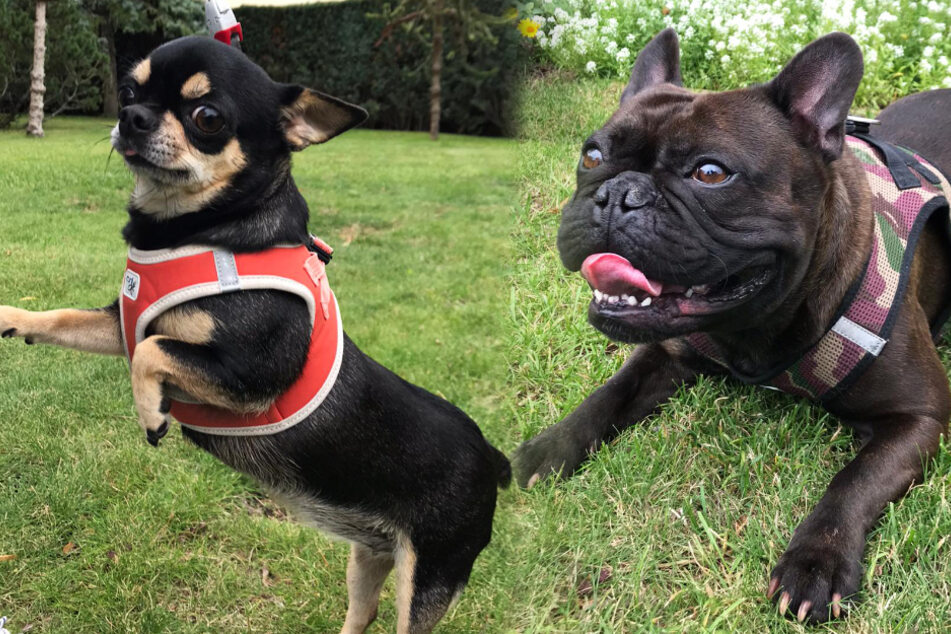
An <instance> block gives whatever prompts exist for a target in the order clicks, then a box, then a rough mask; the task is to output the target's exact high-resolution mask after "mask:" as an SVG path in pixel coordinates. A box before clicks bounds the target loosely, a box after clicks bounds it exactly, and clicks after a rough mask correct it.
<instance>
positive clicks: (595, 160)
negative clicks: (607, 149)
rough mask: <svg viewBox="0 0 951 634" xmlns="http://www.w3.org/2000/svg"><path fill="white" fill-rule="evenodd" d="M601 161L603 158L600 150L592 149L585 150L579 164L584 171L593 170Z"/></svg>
mask: <svg viewBox="0 0 951 634" xmlns="http://www.w3.org/2000/svg"><path fill="white" fill-rule="evenodd" d="M602 161H604V156H603V155H602V154H601V150H599V149H598V148H594V147H593V148H591V149H590V150H586V151H585V153H584V154H583V155H582V157H581V164H582V165H584V168H585V169H593V168H595V167H597V166H598V165H600V164H601V163H602Z"/></svg>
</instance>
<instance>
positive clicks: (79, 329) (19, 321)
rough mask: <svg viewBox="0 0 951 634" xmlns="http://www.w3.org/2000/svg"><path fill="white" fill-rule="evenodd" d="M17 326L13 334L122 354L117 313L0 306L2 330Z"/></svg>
mask: <svg viewBox="0 0 951 634" xmlns="http://www.w3.org/2000/svg"><path fill="white" fill-rule="evenodd" d="M11 328H15V329H16V332H15V333H14V336H17V337H23V338H25V339H30V340H32V341H34V342H36V343H47V344H51V345H54V346H62V347H63V348H72V349H74V350H81V351H83V352H94V353H97V354H116V355H119V354H123V353H124V348H123V346H122V340H121V338H120V337H121V335H120V330H119V322H118V320H117V318H116V314H115V313H111V312H109V311H106V310H77V309H75V308H64V309H60V310H48V311H45V312H31V311H28V310H23V309H22V308H14V307H12V306H0V332H6V331H8V330H9V329H11Z"/></svg>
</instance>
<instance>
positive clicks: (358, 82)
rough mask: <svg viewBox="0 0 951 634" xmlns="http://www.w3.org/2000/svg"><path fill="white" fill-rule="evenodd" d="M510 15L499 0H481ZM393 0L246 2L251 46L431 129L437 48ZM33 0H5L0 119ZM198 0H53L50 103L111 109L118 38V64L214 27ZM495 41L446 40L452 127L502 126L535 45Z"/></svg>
mask: <svg viewBox="0 0 951 634" xmlns="http://www.w3.org/2000/svg"><path fill="white" fill-rule="evenodd" d="M474 1H475V3H476V4H477V5H478V8H479V9H481V10H482V11H484V12H486V13H488V14H491V15H500V14H501V8H500V6H501V5H500V3H499V2H498V0H474ZM386 8H387V5H386V4H385V2H384V0H351V1H349V2H338V3H320V4H313V5H301V6H292V7H273V8H272V7H240V8H239V9H237V11H236V15H237V18H238V20H239V21H240V22H241V25H242V28H243V30H244V34H245V40H244V45H243V48H244V51H245V52H246V53H247V54H248V55H249V56H250V57H251V59H252V60H254V61H255V62H257V63H258V64H260V65H261V66H263V67H264V69H265V70H266V71H267V72H268V73H269V74H270V75H271V76H272V77H273V78H274V79H275V80H277V81H283V82H294V83H300V84H304V85H308V86H311V87H313V88H317V89H319V90H322V91H324V92H327V93H330V94H332V95H335V96H337V97H340V98H342V99H346V100H348V101H352V102H354V103H357V104H360V105H362V106H364V107H366V108H367V110H368V111H369V112H370V120H369V121H368V123H367V126H368V127H373V128H388V129H398V130H424V129H427V128H428V113H429V103H428V91H429V68H430V50H431V45H430V43H429V41H428V38H427V31H426V29H425V28H421V26H420V25H418V24H415V23H412V22H407V23H404V24H400V25H397V26H396V27H395V28H393V29H392V33H391V34H390V36H389V37H387V38H385V39H384V40H382V41H379V42H378V40H380V35H381V33H382V32H383V29H384V27H385V26H386V24H385V21H384V20H383V19H382V18H380V17H373V16H379V15H380V14H383V13H385V12H386V11H385V9H386ZM33 11H34V3H33V0H0V127H4V126H6V125H9V124H10V122H11V121H12V119H13V117H14V116H15V115H16V114H17V113H21V112H23V111H24V110H25V109H26V106H27V104H28V101H29V81H30V77H29V76H30V67H31V65H32V60H33V51H32V47H33ZM203 16H204V13H203V4H202V2H200V1H199V0H154V1H150V2H142V1H140V0H55V1H53V2H50V3H49V5H48V16H47V21H48V23H49V28H48V34H47V61H46V79H47V94H46V111H47V113H54V112H57V111H58V110H60V109H62V110H66V111H73V112H83V113H87V114H96V113H100V112H102V109H103V94H104V90H103V88H104V84H105V82H106V80H107V78H108V74H107V73H108V69H109V54H108V52H109V40H110V39H112V40H113V41H114V43H115V49H116V50H115V55H116V64H117V69H118V73H119V75H120V76H121V75H122V74H123V72H125V71H126V70H128V68H129V67H130V66H131V65H132V64H134V63H135V62H136V61H137V60H138V59H141V58H142V57H144V56H145V55H147V54H148V53H149V51H150V50H151V49H152V48H154V47H155V46H157V45H158V44H161V43H162V42H164V41H167V40H169V39H172V38H174V37H178V36H180V35H186V34H190V33H204V23H203ZM491 29H492V32H493V35H494V37H495V39H494V41H493V40H489V39H481V38H456V37H447V39H446V51H445V64H444V69H443V113H442V129H443V130H444V131H446V132H457V133H463V134H478V135H504V134H508V133H510V132H511V131H510V130H509V128H508V127H507V123H506V122H507V121H509V120H510V117H509V116H508V113H509V111H510V106H511V104H512V102H513V96H514V76H515V70H516V67H517V62H518V60H519V58H520V57H521V55H520V53H521V52H522V51H525V50H527V49H526V47H525V43H523V42H521V41H520V37H519V35H518V33H517V31H515V29H514V28H512V25H511V24H509V23H503V22H501V21H499V23H498V24H495V25H493V26H492V27H491Z"/></svg>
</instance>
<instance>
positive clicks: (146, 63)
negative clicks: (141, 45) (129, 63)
mask: <svg viewBox="0 0 951 634" xmlns="http://www.w3.org/2000/svg"><path fill="white" fill-rule="evenodd" d="M151 74H152V60H150V59H149V58H148V57H146V58H145V59H143V60H142V61H141V62H139V63H138V64H136V65H135V68H133V69H132V79H134V80H135V81H136V83H138V84H139V85H140V86H144V85H145V82H147V81H148V80H149V75H151Z"/></svg>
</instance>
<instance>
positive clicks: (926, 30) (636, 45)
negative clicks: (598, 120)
mask: <svg viewBox="0 0 951 634" xmlns="http://www.w3.org/2000/svg"><path fill="white" fill-rule="evenodd" d="M518 9H519V14H520V16H521V17H523V18H527V19H528V20H530V21H531V22H532V23H534V24H536V25H537V26H538V29H537V31H534V33H533V37H534V41H535V45H536V51H537V53H538V55H539V56H540V57H541V59H542V60H543V61H547V62H549V63H551V64H553V65H555V66H558V67H560V68H565V69H569V70H572V71H575V72H578V73H580V74H597V75H601V76H616V77H627V76H628V74H629V73H630V71H631V67H632V66H633V63H634V59H635V58H636V57H637V53H638V51H640V49H641V48H642V47H643V46H644V44H646V43H647V42H648V40H650V38H651V37H653V36H654V35H655V34H656V33H657V32H658V31H660V30H662V29H664V28H666V27H668V26H672V27H674V28H675V29H676V30H677V34H678V35H679V36H680V45H681V66H682V72H683V76H684V82H685V84H686V85H688V86H690V87H691V88H706V89H711V90H722V89H728V88H737V87H741V86H745V85H748V84H750V83H754V82H761V81H765V80H767V79H769V78H770V77H772V76H773V75H775V74H776V73H777V72H778V71H779V69H780V68H781V67H782V66H783V64H784V63H785V62H786V61H788V60H789V58H790V57H792V55H794V54H795V53H796V51H798V50H799V49H800V48H802V47H803V46H804V45H805V44H808V43H809V42H810V41H812V40H813V39H815V38H817V37H820V36H822V35H824V34H826V33H829V32H831V31H844V32H846V33H849V34H850V35H852V37H854V38H855V40H856V41H857V42H858V44H859V46H860V47H861V48H862V52H863V53H864V55H865V79H864V81H863V82H862V86H861V87H860V88H859V94H858V95H857V96H856V104H857V105H858V106H859V107H878V106H882V105H884V104H886V103H889V102H891V101H893V100H894V99H895V98H897V97H900V96H902V95H905V94H908V93H911V92H916V91H919V90H927V89H930V88H941V87H945V88H951V69H949V66H948V59H949V57H951V32H949V31H951V0H943V1H941V2H938V1H936V0H931V1H930V2H922V1H909V0H831V1H829V0H827V1H826V2H820V1H818V0H775V1H774V2H766V1H755V0H754V1H753V2H738V1H737V0H670V1H668V2H650V1H646V0H533V1H532V2H528V3H525V4H521V5H519V7H518Z"/></svg>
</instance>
